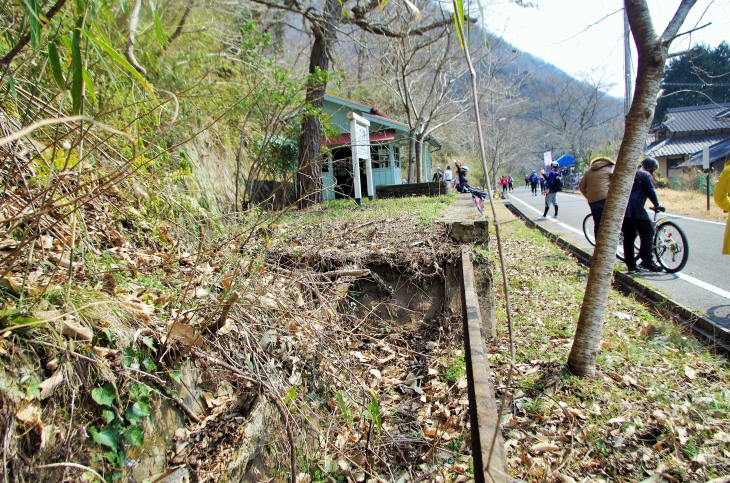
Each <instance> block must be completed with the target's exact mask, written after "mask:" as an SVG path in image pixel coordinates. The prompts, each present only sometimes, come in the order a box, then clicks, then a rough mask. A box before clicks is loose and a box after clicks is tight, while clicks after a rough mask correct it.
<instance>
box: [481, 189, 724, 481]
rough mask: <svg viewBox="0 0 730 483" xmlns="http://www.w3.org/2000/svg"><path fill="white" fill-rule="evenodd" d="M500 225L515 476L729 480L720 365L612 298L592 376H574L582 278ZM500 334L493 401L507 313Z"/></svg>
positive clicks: (516, 229)
mask: <svg viewBox="0 0 730 483" xmlns="http://www.w3.org/2000/svg"><path fill="white" fill-rule="evenodd" d="M660 196H661V195H660ZM505 216H506V217H509V216H510V215H509V214H505ZM502 226H503V228H502V233H503V237H504V239H503V246H504V249H505V254H506V258H507V260H508V273H509V277H510V296H511V303H512V305H513V307H514V324H515V327H514V333H515V346H516V357H517V364H516V374H515V379H514V382H513V387H512V389H511V391H509V393H508V394H509V395H510V399H508V401H509V402H508V407H506V408H505V410H506V414H505V415H504V417H503V421H502V422H503V427H504V428H505V432H504V437H505V444H506V447H507V451H508V458H509V465H510V474H511V476H512V477H513V478H515V479H518V480H523V481H561V480H562V481H563V482H575V481H616V482H629V481H632V482H634V481H644V480H646V479H647V478H650V479H651V481H660V480H662V479H665V480H668V481H687V482H695V481H696V482H703V481H708V480H711V479H713V478H718V477H721V476H727V475H728V474H730V464H729V462H730V422H729V421H728V419H727V412H728V410H730V391H728V389H727V388H728V387H729V386H730V367H729V366H728V363H727V360H725V359H722V358H719V357H717V356H713V355H712V354H710V353H709V351H708V349H707V347H706V346H703V345H702V344H700V343H699V342H697V341H696V340H694V339H693V338H692V337H691V336H690V335H689V333H688V332H687V330H686V329H685V328H684V327H681V326H678V325H676V324H675V323H674V322H673V321H671V320H668V319H665V318H662V317H659V316H657V315H656V314H654V313H653V312H651V311H650V310H649V309H648V308H647V307H644V306H643V305H642V304H641V303H639V302H638V301H637V300H635V299H633V298H631V297H626V296H623V295H621V294H619V293H617V292H615V291H613V292H611V294H610V296H609V301H608V309H607V311H606V320H605V326H604V329H603V340H602V344H601V353H600V354H599V357H598V361H597V366H598V368H597V369H598V370H597V377H596V378H595V379H580V378H577V377H573V376H571V375H570V374H569V373H568V372H567V371H566V369H565V362H566V361H567V358H568V353H569V351H570V348H571V345H572V342H573V339H572V337H573V335H574V333H575V328H576V321H577V319H578V313H579V311H580V305H581V300H582V297H583V293H584V291H585V284H586V281H587V276H588V270H587V269H586V268H585V267H582V266H581V265H579V264H578V263H577V262H576V261H575V260H574V259H573V258H572V257H570V256H568V255H566V254H565V253H564V252H563V251H562V250H561V249H559V248H558V247H555V246H554V245H552V244H551V243H550V242H548V241H547V240H546V239H545V238H544V237H543V236H542V235H541V234H540V233H539V232H537V231H535V230H529V229H528V228H526V227H525V226H524V225H522V224H521V223H509V224H504V225H502ZM496 295H497V297H498V304H500V305H499V306H498V309H499V308H500V307H503V302H504V299H503V297H502V294H501V293H497V294H496ZM498 323H499V324H500V326H501V327H503V329H502V336H501V338H500V340H499V342H498V344H497V346H496V347H494V348H493V349H492V351H491V352H492V354H491V355H490V364H491V365H492V367H493V368H494V378H495V387H496V389H497V392H498V394H499V393H501V392H502V391H504V390H505V388H504V381H505V378H506V374H507V372H508V370H509V369H508V367H509V366H508V364H507V363H508V353H509V352H508V345H507V343H508V341H507V337H506V334H505V332H506V329H505V328H504V327H505V325H506V324H505V317H504V309H503V308H502V309H501V310H500V311H498ZM723 481H725V480H723Z"/></svg>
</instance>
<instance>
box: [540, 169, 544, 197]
mask: <svg viewBox="0 0 730 483" xmlns="http://www.w3.org/2000/svg"><path fill="white" fill-rule="evenodd" d="M540 194H541V195H544V194H545V170H544V169H540Z"/></svg>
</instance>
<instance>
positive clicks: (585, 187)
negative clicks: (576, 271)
mask: <svg viewBox="0 0 730 483" xmlns="http://www.w3.org/2000/svg"><path fill="white" fill-rule="evenodd" d="M614 164H615V163H614V162H613V161H612V160H611V159H609V158H606V157H604V156H600V157H598V158H596V159H594V160H593V162H592V163H591V167H590V168H589V169H588V171H586V174H584V175H583V177H582V178H581V180H580V184H579V185H578V189H579V190H580V192H581V194H582V195H583V196H584V197H585V199H586V201H587V202H588V206H589V207H590V208H591V213H592V214H593V236H594V237H596V238H598V225H600V223H601V215H602V214H603V206H604V205H605V204H606V197H607V196H608V187H609V186H610V184H611V174H613V166H614ZM594 240H595V238H594Z"/></svg>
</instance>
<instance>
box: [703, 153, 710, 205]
mask: <svg viewBox="0 0 730 483" xmlns="http://www.w3.org/2000/svg"><path fill="white" fill-rule="evenodd" d="M702 169H704V170H705V176H706V178H705V184H706V185H707V211H710V147H709V146H705V147H704V148H702Z"/></svg>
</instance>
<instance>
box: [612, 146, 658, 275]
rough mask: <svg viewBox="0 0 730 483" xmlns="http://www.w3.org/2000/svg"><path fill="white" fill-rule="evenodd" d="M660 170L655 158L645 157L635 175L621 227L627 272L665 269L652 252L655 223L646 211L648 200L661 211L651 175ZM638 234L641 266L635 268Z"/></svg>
mask: <svg viewBox="0 0 730 483" xmlns="http://www.w3.org/2000/svg"><path fill="white" fill-rule="evenodd" d="M657 169H659V163H658V162H657V160H656V159H654V158H645V159H644V160H643V161H641V164H640V165H639V169H638V170H637V171H636V174H635V175H634V184H633V185H632V186H631V194H630V195H629V204H628V206H627V207H626V214H625V215H624V221H623V224H622V225H621V231H622V232H623V234H624V254H625V256H624V258H625V259H626V268H627V269H628V273H638V272H643V271H645V270H649V271H651V272H661V271H662V267H660V266H659V265H657V264H656V263H654V258H653V254H652V249H651V245H652V240H653V238H654V224H653V223H652V221H651V218H649V214H648V213H647V212H646V209H644V205H645V204H646V200H647V199H649V200H651V202H652V204H653V205H654V208H655V209H661V208H662V206H661V205H660V204H659V198H658V197H657V195H656V191H655V190H654V179H653V178H652V173H654V171H656V170H657ZM637 235H638V237H639V240H640V246H639V257H640V258H641V263H640V264H639V266H637V265H636V260H634V257H633V253H634V242H635V241H636V236H637Z"/></svg>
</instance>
